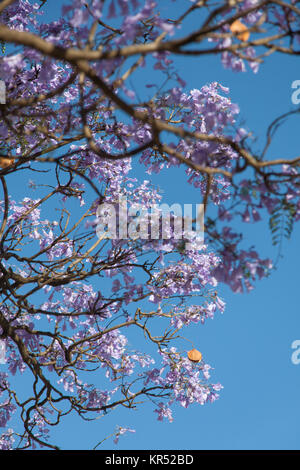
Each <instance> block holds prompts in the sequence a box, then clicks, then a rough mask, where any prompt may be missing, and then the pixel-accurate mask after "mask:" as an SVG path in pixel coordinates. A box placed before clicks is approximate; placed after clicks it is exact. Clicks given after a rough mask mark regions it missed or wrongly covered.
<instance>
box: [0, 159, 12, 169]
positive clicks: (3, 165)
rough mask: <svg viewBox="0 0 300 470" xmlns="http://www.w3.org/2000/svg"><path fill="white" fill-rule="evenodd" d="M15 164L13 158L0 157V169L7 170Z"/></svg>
mask: <svg viewBox="0 0 300 470" xmlns="http://www.w3.org/2000/svg"><path fill="white" fill-rule="evenodd" d="M14 163H15V159H14V158H6V157H0V167H1V168H7V167H9V166H11V165H13V164H14Z"/></svg>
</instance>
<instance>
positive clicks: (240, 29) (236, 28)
mask: <svg viewBox="0 0 300 470" xmlns="http://www.w3.org/2000/svg"><path fill="white" fill-rule="evenodd" d="M230 31H232V32H233V33H240V34H237V38H238V39H239V40H240V41H248V39H249V37H250V33H249V31H248V28H247V26H245V25H244V24H243V23H242V22H241V21H240V20H235V21H234V22H233V23H232V24H231V26H230Z"/></svg>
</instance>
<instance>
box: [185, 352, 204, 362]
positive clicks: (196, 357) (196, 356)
mask: <svg viewBox="0 0 300 470" xmlns="http://www.w3.org/2000/svg"><path fill="white" fill-rule="evenodd" d="M187 355H188V358H189V360H190V361H192V362H200V361H201V359H202V354H201V352H200V351H198V350H197V349H191V350H190V351H188V353H187Z"/></svg>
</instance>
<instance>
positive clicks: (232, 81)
mask: <svg viewBox="0 0 300 470" xmlns="http://www.w3.org/2000/svg"><path fill="white" fill-rule="evenodd" d="M158 3H159V4H160V2H158ZM177 3H179V2H177ZM49 4H50V5H51V2H49ZM52 5H53V3H52ZM48 8H53V7H48ZM172 8H173V12H174V8H177V7H176V3H174V4H173V7H172ZM56 11H57V10H56ZM56 11H54V10H52V11H51V12H49V18H50V17H52V18H53V16H54V15H55V13H56ZM175 65H176V68H177V69H178V71H179V72H180V75H181V77H182V78H184V80H185V81H186V83H187V86H186V90H187V91H188V90H190V89H192V88H201V86H203V85H205V84H207V83H210V82H212V81H218V82H220V83H221V84H222V85H224V86H227V87H229V88H230V97H231V99H232V101H233V102H236V103H238V104H239V106H240V110H241V117H242V118H243V119H245V121H246V123H245V124H244V126H245V127H247V128H248V129H251V130H252V131H253V132H254V134H255V135H256V136H258V138H259V139H258V142H257V143H256V144H255V145H254V146H255V147H256V148H261V146H262V143H263V142H264V140H263V137H264V135H265V132H266V130H267V127H268V125H269V124H270V122H271V121H272V120H273V119H274V118H276V117H277V116H278V115H280V114H282V113H284V112H287V111H289V110H292V109H295V105H293V104H292V102H291V94H292V89H291V84H292V82H293V81H294V80H297V79H300V72H299V68H298V67H296V60H295V59H294V58H291V57H287V56H284V55H273V56H271V57H269V58H268V59H267V61H266V63H265V64H263V65H262V66H261V69H260V71H259V72H258V74H253V73H252V72H251V71H250V70H248V71H247V73H239V74H236V73H234V72H232V71H230V70H224V68H223V67H222V65H221V63H220V57H215V56H211V57H201V58H200V57H199V58H197V57H195V58H184V57H176V58H175ZM148 73H150V74H151V71H150V72H149V69H148ZM149 81H150V80H149ZM139 83H140V85H142V78H141V79H140V82H137V84H139ZM297 119H299V118H297V117H293V118H291V119H290V120H289V121H288V122H287V123H286V124H285V125H283V126H282V128H281V129H280V131H279V133H278V135H277V136H276V138H275V139H274V142H273V144H272V146H271V148H270V153H269V155H270V156H272V157H274V158H277V157H291V156H293V155H294V156H295V155H297V150H298V142H299V137H298V136H299V121H297ZM135 168H136V170H135V172H136V174H137V175H138V176H139V177H141V178H146V179H150V178H149V175H145V174H144V167H143V168H141V167H139V168H138V167H137V165H135ZM133 176H134V175H133ZM153 181H154V183H155V184H159V185H160V186H161V187H162V188H163V190H164V194H165V202H170V203H171V202H180V203H193V202H201V201H199V200H198V196H197V194H196V192H195V190H194V189H193V188H191V187H189V186H188V185H187V184H186V183H185V182H184V181H185V176H184V174H183V170H172V172H169V173H168V172H164V173H163V174H161V175H159V176H157V177H153ZM178 188H180V190H179V189H178ZM18 191H19V190H18V189H17V188H15V187H14V188H13V190H12V191H11V194H12V193H14V194H13V196H14V198H15V199H17V198H18ZM240 228H242V229H243V231H244V233H245V234H246V239H247V242H248V243H247V244H248V245H252V244H256V245H257V246H258V247H259V250H260V253H261V254H262V255H264V256H263V257H267V256H268V255H274V256H275V255H276V250H275V249H274V248H273V247H272V246H271V236H270V233H269V231H268V227H267V224H266V223H260V224H255V225H252V224H249V225H246V224H243V226H242V227H240ZM299 235H300V228H299V227H297V226H296V227H295V230H294V232H293V235H292V238H291V240H289V241H285V243H284V248H283V254H284V257H283V258H282V259H281V261H280V263H279V266H278V269H277V270H276V271H274V272H273V274H272V275H271V276H270V277H269V278H268V279H265V280H262V281H260V282H257V283H256V285H255V290H254V291H252V292H251V293H249V294H233V293H232V292H231V291H230V290H229V289H228V288H227V287H224V286H220V292H221V293H222V297H223V298H224V300H225V301H226V310H225V312H224V314H223V315H221V314H217V315H216V316H215V319H214V320H209V321H207V322H206V324H205V325H203V326H197V327H196V328H193V329H192V330H190V333H189V335H190V337H191V338H192V339H193V340H194V342H195V343H196V344H199V349H200V350H201V351H202V352H203V353H204V354H205V358H206V361H207V362H208V363H209V364H210V365H212V366H213V367H214V368H215V370H214V371H213V379H214V381H220V382H221V383H222V385H223V386H224V389H223V390H222V391H221V396H220V399H219V400H218V401H217V402H215V403H213V404H208V405H205V406H203V407H201V406H199V405H197V406H191V407H190V408H188V409H183V408H181V407H179V406H178V407H176V408H175V410H174V422H173V423H168V422H165V423H161V422H159V421H157V416H156V414H155V413H153V407H152V406H149V405H147V404H146V405H142V406H141V407H140V408H137V410H126V409H120V408H117V409H116V410H115V411H114V412H113V413H110V414H109V415H107V416H106V417H104V418H101V419H99V420H96V421H94V422H84V421H81V420H79V419H74V418H72V417H66V419H65V424H64V425H63V426H61V427H60V428H57V429H55V430H54V431H53V432H52V437H53V441H55V443H57V444H58V445H60V446H61V448H65V449H78V448H82V449H90V448H92V447H93V446H94V445H95V444H96V443H97V442H98V441H100V440H102V439H104V438H105V437H106V436H108V435H109V434H111V433H112V432H113V431H114V428H115V424H119V425H123V426H128V427H131V428H134V429H135V430H136V433H134V434H131V433H130V434H128V435H125V436H124V437H121V439H120V442H119V445H118V446H115V445H114V444H113V443H112V440H111V439H108V440H107V441H105V442H104V443H103V445H102V446H101V447H100V448H101V449H300V431H299V422H300V393H299V392H300V365H298V366H296V365H294V364H292V362H291V355H292V349H291V344H292V342H293V341H294V340H296V339H300V310H299V261H300V256H299V251H300V250H299V242H298V240H299Z"/></svg>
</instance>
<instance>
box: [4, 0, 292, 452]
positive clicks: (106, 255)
mask: <svg viewBox="0 0 300 470" xmlns="http://www.w3.org/2000/svg"><path fill="white" fill-rule="evenodd" d="M48 3H49V2H47V0H46V1H43V2H41V3H35V2H34V1H33V0H2V1H1V2H0V42H1V47H2V54H1V58H0V79H1V80H2V82H3V83H4V84H5V97H4V99H2V103H1V104H0V113H1V121H0V138H1V140H0V154H1V155H0V166H1V170H0V179H1V183H2V197H1V206H0V207H1V222H0V302H1V303H0V334H1V338H0V340H1V343H2V345H3V347H4V348H5V358H6V363H5V364H2V365H1V369H0V395H1V403H0V426H1V427H2V428H4V430H3V433H2V435H1V436H0V447H1V448H2V449H13V448H19V449H24V448H36V446H41V447H43V448H52V449H57V448H59V445H60V443H58V442H52V439H50V437H49V432H50V431H49V430H50V429H51V427H53V426H63V425H64V417H65V416H66V415H68V414H70V413H72V414H77V415H79V416H80V417H82V418H83V419H93V418H97V417H99V416H102V415H105V414H107V413H109V412H115V410H116V409H118V408H119V407H122V406H124V407H127V408H135V407H136V406H141V407H142V406H143V405H142V404H141V402H145V401H149V402H150V403H151V405H152V406H153V410H154V412H155V413H157V414H158V419H159V420H163V419H164V418H167V419H169V420H170V421H172V407H173V406H174V405H175V404H176V403H179V404H181V405H182V406H184V407H188V406H189V405H191V404H193V406H196V404H205V403H206V402H213V401H214V400H216V399H217V398H218V397H219V391H220V390H221V389H222V385H221V384H219V383H212V382H211V379H210V374H209V370H210V366H209V364H207V363H206V359H207V360H208V361H209V358H206V357H205V351H199V350H197V347H199V346H198V345H197V344H192V345H191V344H190V343H189V342H188V331H189V329H188V328H187V327H188V326H189V325H190V324H196V323H200V324H201V323H203V322H204V321H205V320H206V319H208V318H212V317H213V316H214V313H215V312H216V311H218V310H219V311H221V312H222V311H223V310H224V306H225V303H224V301H223V299H221V298H220V297H219V296H218V283H226V284H228V285H229V286H230V287H231V288H232V290H233V291H234V292H243V291H245V290H250V289H251V288H252V287H253V283H254V281H255V280H256V279H260V278H262V277H264V276H267V275H268V274H269V273H270V272H271V270H272V261H271V260H270V259H265V258H264V257H263V254H262V255H260V254H259V253H258V252H257V251H256V250H255V249H254V248H253V247H250V248H249V249H246V248H245V246H244V244H243V236H242V234H241V233H240V232H239V233H236V232H235V230H234V228H233V225H231V224H230V222H231V221H234V220H237V221H238V222H240V221H244V222H249V221H250V220H251V221H254V222H256V221H259V220H260V219H261V218H262V217H269V219H270V227H271V231H272V234H273V239H274V243H276V241H277V238H278V237H280V236H282V234H281V233H280V230H281V228H283V230H285V233H286V234H287V235H290V233H291V230H292V227H293V223H294V222H295V221H297V220H298V219H299V218H300V198H299V195H300V186H299V164H300V157H297V156H296V157H295V158H294V159H286V158H285V156H283V158H282V159H276V160H274V158H273V159H272V155H270V152H269V147H270V143H271V140H272V137H273V135H274V132H275V131H276V129H277V127H278V125H279V124H280V122H281V119H283V117H278V118H277V119H276V120H275V121H274V122H273V123H271V124H270V127H269V130H268V135H267V143H266V146H265V148H263V149H262V150H261V152H260V153H259V154H258V153H257V152H255V153H254V152H253V151H252V149H251V143H252V140H251V139H250V138H249V134H248V132H247V131H246V130H245V129H244V128H242V127H240V126H239V125H238V118H239V116H238V115H239V108H238V106H237V105H236V104H234V103H232V102H231V100H230V98H229V97H228V93H229V90H228V89H227V88H225V87H224V86H222V84H220V83H218V82H217V81H216V82H213V83H211V84H210V85H206V86H203V87H202V88H201V87H200V88H199V89H192V90H190V88H189V84H188V83H185V82H184V81H183V79H182V78H181V77H180V70H178V69H177V68H176V58H177V56H192V57H191V59H190V60H204V59H205V57H204V58H203V59H202V57H201V56H207V55H213V56H214V58H215V60H216V61H217V60H220V61H222V63H223V65H224V67H226V68H231V69H233V70H235V71H237V72H242V71H245V70H248V73H259V67H263V66H264V62H265V61H267V60H272V54H274V53H275V54H289V55H299V51H300V9H299V8H298V6H297V5H299V1H298V0H291V1H289V2H285V1H283V0H261V1H260V0H242V1H240V0H217V1H213V0H199V1H198V0H181V1H180V2H179V0H177V2H176V0H174V2H172V1H171V0H170V1H168V2H165V3H168V5H169V6H170V8H169V10H168V13H167V15H163V13H162V11H166V9H165V8H164V9H162V8H161V6H162V4H163V2H161V1H160V0H159V1H156V2H155V1H152V0H146V1H145V0H73V1H71V0H69V1H67V0H66V3H65V4H63V5H61V3H60V2H59V1H58V2H56V4H55V8H56V10H57V18H56V19H55V20H53V21H52V20H51V21H47V19H45V18H46V17H47V15H46V16H45V14H44V11H47V8H49V7H48ZM165 3H164V4H165ZM179 3H180V8H179V6H178V5H179ZM52 5H53V4H52ZM172 5H176V6H178V8H175V9H174V8H173V9H172ZM179 10H180V11H181V14H180V15H178V14H177V13H178V11H179ZM174 12H175V13H174ZM176 12H177V13H176ZM175 14H177V16H174V15H175ZM191 25H192V26H193V27H191ZM195 25H196V26H195ZM251 69H252V70H251ZM138 74H140V77H142V78H140V79H139V80H143V81H144V83H145V85H146V87H145V89H146V90H147V93H145V92H144V91H140V90H139V89H137V87H136V86H134V85H133V83H134V77H135V76H137V75H138ZM295 112H298V110H297V111H295ZM138 164H139V168H140V170H139V171H138V172H136V171H135V170H134V169H132V168H133V166H134V168H137V167H138V166H137V165H138ZM171 167H180V169H181V171H182V181H187V182H188V183H189V184H191V185H192V186H193V187H194V188H195V189H194V191H195V199H196V198H198V199H199V202H200V203H201V204H202V205H201V206H200V207H202V215H203V216H204V231H205V244H203V243H202V238H201V236H200V231H197V230H195V220H194V219H195V217H194V219H193V217H192V218H191V219H192V220H190V221H189V224H187V223H185V222H186V219H183V218H181V217H180V215H178V214H169V215H166V213H165V212H164V211H163V210H162V209H161V207H160V204H161V202H163V199H162V195H161V193H160V191H159V190H158V189H157V188H156V187H154V186H152V184H151V183H150V181H149V180H148V179H145V180H144V179H142V178H141V177H140V176H138V177H137V175H141V174H143V173H144V171H142V170H146V172H147V176H148V175H149V174H151V173H158V172H164V174H165V175H166V178H167V175H168V169H169V168H171ZM148 178H149V176H148ZM28 185H29V186H30V187H31V189H35V194H36V198H35V199H31V198H29V197H28V194H26V191H27V193H28ZM16 188H17V189H18V194H19V192H20V191H23V193H24V195H23V198H21V199H20V200H15V199H14V193H15V192H16ZM179 202H180V195H179ZM150 215H151V217H150ZM150 218H151V223H150ZM153 221H154V222H153ZM282 221H283V222H282ZM165 222H168V224H167V223H165ZM179 226H181V228H182V227H183V230H182V237H180V236H179V235H178V233H179V232H180V231H179V232H178V230H177V229H178V227H179ZM243 227H244V225H243ZM245 227H246V225H245ZM183 328H184V338H185V339H183V338H182V337H183V334H182V331H181V330H182V329H183ZM129 337H130V341H129V340H128V338H129ZM135 338H136V345H135V344H134V341H135ZM142 344H144V346H141V345H142ZM200 350H201V347H200ZM202 354H203V357H202ZM216 375H217V371H216ZM18 377H24V379H23V381H22V380H20V378H18ZM102 422H105V417H104V419H103V421H102V420H101V423H102ZM11 423H13V425H12V424H11ZM116 424H118V421H117V417H116ZM126 430H127V429H126V428H123V427H119V428H117V430H116V433H115V439H116V440H117V439H118V437H119V435H121V434H123V433H124V432H125V431H126ZM105 433H106V430H105V428H103V435H105Z"/></svg>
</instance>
